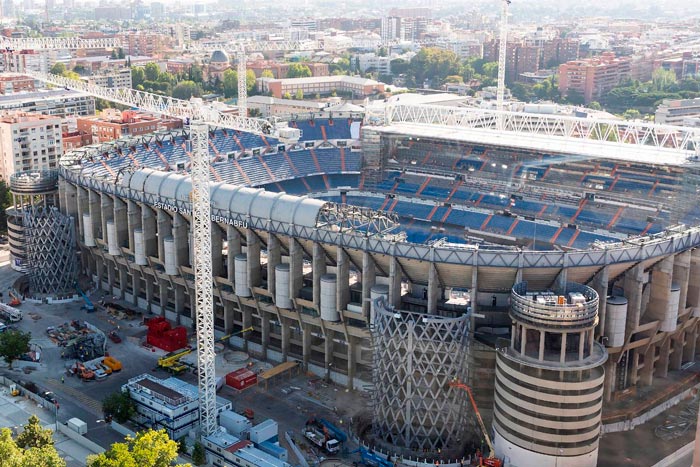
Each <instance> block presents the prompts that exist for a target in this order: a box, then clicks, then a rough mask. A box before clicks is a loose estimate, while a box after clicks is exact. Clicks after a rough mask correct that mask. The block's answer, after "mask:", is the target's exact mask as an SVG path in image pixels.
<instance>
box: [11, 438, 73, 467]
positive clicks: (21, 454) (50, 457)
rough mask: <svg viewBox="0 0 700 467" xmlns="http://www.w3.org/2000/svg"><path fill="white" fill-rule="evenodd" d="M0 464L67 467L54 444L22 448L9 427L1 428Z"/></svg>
mask: <svg viewBox="0 0 700 467" xmlns="http://www.w3.org/2000/svg"><path fill="white" fill-rule="evenodd" d="M0 465H2V466H3V467H36V466H42V467H66V461H65V460H63V459H62V458H61V457H60V456H59V455H58V452H57V451H56V448H54V447H53V445H52V446H44V447H42V448H29V449H22V448H20V447H19V446H17V443H16V442H15V440H13V439H12V432H11V431H10V429H9V428H2V430H0Z"/></svg>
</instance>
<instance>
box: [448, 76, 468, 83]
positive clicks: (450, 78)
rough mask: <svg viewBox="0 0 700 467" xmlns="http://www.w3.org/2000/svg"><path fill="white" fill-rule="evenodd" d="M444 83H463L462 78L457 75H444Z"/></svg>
mask: <svg viewBox="0 0 700 467" xmlns="http://www.w3.org/2000/svg"><path fill="white" fill-rule="evenodd" d="M444 83H445V84H462V83H464V79H463V78H462V77H461V76H459V75H450V76H447V77H445V81H444Z"/></svg>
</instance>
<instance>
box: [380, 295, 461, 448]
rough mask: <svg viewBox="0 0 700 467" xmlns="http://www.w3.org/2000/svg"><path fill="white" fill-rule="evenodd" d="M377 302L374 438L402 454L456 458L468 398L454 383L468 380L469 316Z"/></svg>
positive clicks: (459, 446) (381, 301) (381, 300)
mask: <svg viewBox="0 0 700 467" xmlns="http://www.w3.org/2000/svg"><path fill="white" fill-rule="evenodd" d="M374 305H375V307H376V310H377V314H376V317H375V321H374V325H373V326H372V328H371V336H372V347H373V350H374V357H373V363H374V365H373V371H372V373H373V381H374V392H373V396H372V402H373V409H374V414H373V422H372V427H373V431H374V436H375V441H376V442H378V443H379V444H382V445H383V446H382V447H384V448H386V449H388V450H389V451H391V452H394V453H397V454H401V455H403V456H417V457H429V456H431V455H432V456H437V458H438V459H439V458H443V459H450V458H457V457H458V456H460V455H461V454H462V453H463V449H464V446H465V444H466V441H467V439H466V436H465V432H466V430H467V424H466V423H465V420H467V418H468V417H467V400H466V398H465V397H464V396H463V394H461V393H460V392H459V391H458V390H457V389H456V388H453V387H451V386H450V385H449V383H450V382H451V381H453V380H454V379H455V378H457V379H460V380H461V379H465V380H466V373H467V363H466V362H467V359H466V358H465V356H466V355H467V347H468V330H469V318H468V317H467V315H464V316H462V317H459V318H446V317H441V316H434V315H427V314H422V313H414V312H407V311H399V310H394V309H393V308H391V307H388V306H387V305H386V303H385V302H384V300H383V299H381V298H380V299H377V300H376V301H375V303H374ZM426 450H427V451H428V452H429V453H430V454H428V455H427V456H426V454H425V451H426ZM438 453H440V454H438Z"/></svg>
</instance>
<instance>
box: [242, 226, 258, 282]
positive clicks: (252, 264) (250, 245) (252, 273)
mask: <svg viewBox="0 0 700 467" xmlns="http://www.w3.org/2000/svg"><path fill="white" fill-rule="evenodd" d="M245 242H246V246H247V255H248V284H250V286H251V287H259V286H260V239H258V236H257V235H255V232H253V231H252V230H251V229H247V230H246V236H245Z"/></svg>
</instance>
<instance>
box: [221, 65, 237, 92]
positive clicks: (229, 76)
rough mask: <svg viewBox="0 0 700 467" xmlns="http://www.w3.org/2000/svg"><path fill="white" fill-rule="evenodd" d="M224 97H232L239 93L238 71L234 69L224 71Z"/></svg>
mask: <svg viewBox="0 0 700 467" xmlns="http://www.w3.org/2000/svg"><path fill="white" fill-rule="evenodd" d="M222 86H223V91H224V97H227V98H231V97H233V96H237V95H238V73H237V72H236V71H234V70H230V69H229V70H226V71H224V80H223V84H222Z"/></svg>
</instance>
